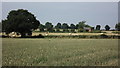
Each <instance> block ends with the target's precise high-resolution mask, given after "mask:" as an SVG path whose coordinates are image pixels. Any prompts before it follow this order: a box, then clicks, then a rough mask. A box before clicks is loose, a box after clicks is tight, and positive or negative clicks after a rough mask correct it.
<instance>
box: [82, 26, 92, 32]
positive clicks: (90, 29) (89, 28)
mask: <svg viewBox="0 0 120 68" xmlns="http://www.w3.org/2000/svg"><path fill="white" fill-rule="evenodd" d="M83 29H84V30H85V31H86V32H91V31H92V28H91V27H84V28H83Z"/></svg>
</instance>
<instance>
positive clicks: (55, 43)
mask: <svg viewBox="0 0 120 68" xmlns="http://www.w3.org/2000/svg"><path fill="white" fill-rule="evenodd" d="M2 49H3V50H2V65H3V66H117V65H118V40H117V39H35V38H34V39H30V38H3V39H2Z"/></svg>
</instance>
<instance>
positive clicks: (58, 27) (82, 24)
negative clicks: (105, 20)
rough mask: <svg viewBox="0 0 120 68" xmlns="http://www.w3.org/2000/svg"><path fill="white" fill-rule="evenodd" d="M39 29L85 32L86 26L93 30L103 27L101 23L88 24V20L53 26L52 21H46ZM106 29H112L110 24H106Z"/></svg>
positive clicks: (42, 30)
mask: <svg viewBox="0 0 120 68" xmlns="http://www.w3.org/2000/svg"><path fill="white" fill-rule="evenodd" d="M38 28H39V30H40V32H46V31H48V32H61V29H62V32H75V30H78V32H84V31H87V30H85V28H88V29H91V30H100V29H101V25H96V28H94V27H92V26H90V25H88V24H86V21H81V22H78V24H73V23H72V24H70V25H68V24H67V23H63V24H61V23H57V25H55V26H53V24H52V23H50V22H46V23H45V25H43V24H40V25H39V27H38ZM105 30H107V31H108V30H110V26H109V25H106V26H105Z"/></svg>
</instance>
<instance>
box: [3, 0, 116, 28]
mask: <svg viewBox="0 0 120 68" xmlns="http://www.w3.org/2000/svg"><path fill="white" fill-rule="evenodd" d="M17 9H27V10H28V11H29V12H31V13H32V14H34V15H35V16H36V18H37V19H38V20H39V21H40V23H42V24H45V23H46V22H51V23H53V25H56V24H57V23H58V22H60V23H68V24H71V23H73V24H77V23H78V22H80V21H86V24H88V25H91V26H93V27H95V26H96V25H101V26H102V28H104V26H105V25H109V26H110V27H111V28H112V29H113V28H114V26H115V24H116V23H118V3H117V2H2V19H5V18H6V17H7V15H8V13H9V12H10V11H11V10H17Z"/></svg>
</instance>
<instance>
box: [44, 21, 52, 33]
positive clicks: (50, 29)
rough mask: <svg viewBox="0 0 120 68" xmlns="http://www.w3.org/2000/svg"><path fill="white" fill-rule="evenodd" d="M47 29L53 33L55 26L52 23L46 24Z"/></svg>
mask: <svg viewBox="0 0 120 68" xmlns="http://www.w3.org/2000/svg"><path fill="white" fill-rule="evenodd" d="M45 28H46V29H47V31H48V32H53V25H52V23H50V22H46V23H45Z"/></svg>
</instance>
